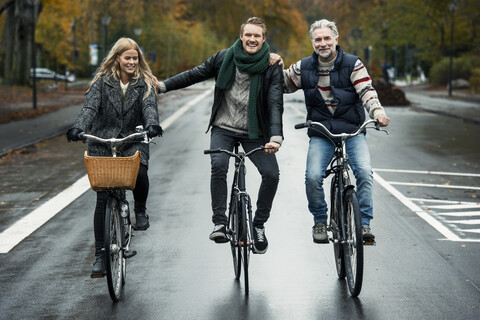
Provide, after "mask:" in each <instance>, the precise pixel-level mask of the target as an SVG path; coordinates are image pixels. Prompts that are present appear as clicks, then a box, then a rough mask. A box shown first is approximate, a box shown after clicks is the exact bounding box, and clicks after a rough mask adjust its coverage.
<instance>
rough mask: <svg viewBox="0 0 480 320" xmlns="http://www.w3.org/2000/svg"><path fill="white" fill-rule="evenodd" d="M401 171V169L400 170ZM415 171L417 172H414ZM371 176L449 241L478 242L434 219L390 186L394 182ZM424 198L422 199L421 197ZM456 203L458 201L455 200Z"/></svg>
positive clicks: (375, 173) (377, 175) (376, 174)
mask: <svg viewBox="0 0 480 320" xmlns="http://www.w3.org/2000/svg"><path fill="white" fill-rule="evenodd" d="M374 171H389V170H387V169H374ZM402 172H403V171H402ZM415 173H417V172H415ZM373 178H374V179H375V181H377V182H378V183H380V184H381V185H382V187H384V188H385V189H386V190H387V191H388V192H390V193H391V194H392V195H393V196H395V197H396V198H397V199H398V200H399V201H400V202H402V203H403V204H404V205H405V206H406V207H408V208H409V209H410V210H412V211H413V212H414V213H415V214H417V215H418V216H419V217H420V218H422V219H423V220H424V221H426V222H427V223H428V224H430V225H431V226H432V227H433V228H434V229H436V230H437V231H438V232H440V233H441V234H442V235H443V236H444V237H445V238H446V239H447V240H450V241H457V242H458V241H463V242H480V240H479V239H463V238H460V237H459V236H458V235H456V234H455V233H454V232H452V231H451V230H450V229H448V228H447V227H446V226H444V225H443V224H442V223H441V222H440V221H438V220H437V219H435V218H434V217H433V216H431V215H430V214H429V213H427V212H426V211H424V210H423V209H422V208H420V207H419V206H418V205H416V204H415V203H414V202H413V201H412V200H411V199H408V198H407V197H406V196H404V195H403V194H402V193H401V192H400V191H398V190H397V189H396V188H395V187H393V186H392V184H394V183H389V182H387V181H386V180H385V179H383V178H382V177H381V176H380V175H379V174H378V173H377V172H374V173H373ZM422 200H424V199H422ZM456 203H458V202H456Z"/></svg>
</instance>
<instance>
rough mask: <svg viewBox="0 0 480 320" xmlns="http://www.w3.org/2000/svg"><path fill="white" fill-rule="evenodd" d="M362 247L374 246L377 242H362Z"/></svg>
mask: <svg viewBox="0 0 480 320" xmlns="http://www.w3.org/2000/svg"><path fill="white" fill-rule="evenodd" d="M363 245H364V246H376V245H377V242H375V240H364V241H363Z"/></svg>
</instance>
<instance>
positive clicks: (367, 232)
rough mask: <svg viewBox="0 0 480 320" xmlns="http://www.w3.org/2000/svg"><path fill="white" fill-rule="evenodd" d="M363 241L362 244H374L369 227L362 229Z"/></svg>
mask: <svg viewBox="0 0 480 320" xmlns="http://www.w3.org/2000/svg"><path fill="white" fill-rule="evenodd" d="M362 234H363V241H364V242H375V236H374V235H373V233H372V229H370V227H369V226H363V227H362Z"/></svg>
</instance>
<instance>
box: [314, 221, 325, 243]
mask: <svg viewBox="0 0 480 320" xmlns="http://www.w3.org/2000/svg"><path fill="white" fill-rule="evenodd" d="M312 237H313V242H315V243H328V236H327V223H326V222H315V224H314V225H313V227H312Z"/></svg>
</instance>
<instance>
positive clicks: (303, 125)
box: [295, 119, 388, 139]
mask: <svg viewBox="0 0 480 320" xmlns="http://www.w3.org/2000/svg"><path fill="white" fill-rule="evenodd" d="M370 123H375V129H376V130H378V131H384V132H385V133H387V134H388V131H387V130H385V129H380V124H379V123H378V121H377V120H373V119H370V120H367V121H365V122H364V123H363V124H362V125H361V126H360V127H359V128H358V130H357V131H355V132H353V133H332V132H330V130H328V129H327V127H325V126H324V125H323V124H322V123H320V122H316V121H311V120H308V121H307V122H303V123H298V124H296V125H295V129H302V128H313V126H319V127H320V128H321V129H322V131H323V132H324V133H325V134H326V135H327V136H329V137H330V138H342V139H346V138H349V137H354V136H356V135H358V134H360V132H362V131H363V129H365V128H373V127H367V125H369V124H370ZM313 129H314V130H317V129H315V128H313Z"/></svg>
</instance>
